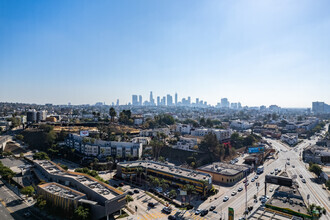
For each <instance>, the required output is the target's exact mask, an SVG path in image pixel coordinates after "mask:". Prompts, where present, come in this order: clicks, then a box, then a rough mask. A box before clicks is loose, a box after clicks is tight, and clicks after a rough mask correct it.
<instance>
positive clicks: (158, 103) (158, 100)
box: [157, 96, 160, 106]
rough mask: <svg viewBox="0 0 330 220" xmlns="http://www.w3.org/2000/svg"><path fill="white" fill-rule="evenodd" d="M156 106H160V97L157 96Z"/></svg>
mask: <svg viewBox="0 0 330 220" xmlns="http://www.w3.org/2000/svg"><path fill="white" fill-rule="evenodd" d="M157 106H160V97H159V96H157Z"/></svg>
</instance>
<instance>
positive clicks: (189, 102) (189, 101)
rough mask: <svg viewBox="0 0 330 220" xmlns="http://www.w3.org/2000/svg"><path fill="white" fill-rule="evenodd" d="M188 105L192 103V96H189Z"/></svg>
mask: <svg viewBox="0 0 330 220" xmlns="http://www.w3.org/2000/svg"><path fill="white" fill-rule="evenodd" d="M187 104H188V105H190V104H191V98H190V96H188V103H187Z"/></svg>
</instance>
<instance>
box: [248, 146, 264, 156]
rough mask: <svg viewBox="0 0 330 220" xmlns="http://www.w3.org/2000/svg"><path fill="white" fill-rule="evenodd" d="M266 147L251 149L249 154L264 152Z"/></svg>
mask: <svg viewBox="0 0 330 220" xmlns="http://www.w3.org/2000/svg"><path fill="white" fill-rule="evenodd" d="M264 151H265V148H264V147H249V154H252V153H260V152H264Z"/></svg>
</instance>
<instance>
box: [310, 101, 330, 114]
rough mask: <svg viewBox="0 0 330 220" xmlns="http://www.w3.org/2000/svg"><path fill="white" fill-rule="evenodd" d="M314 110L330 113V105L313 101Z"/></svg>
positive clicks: (314, 111) (315, 111)
mask: <svg viewBox="0 0 330 220" xmlns="http://www.w3.org/2000/svg"><path fill="white" fill-rule="evenodd" d="M312 111H313V113H316V114H317V113H329V112H330V105H328V104H326V103H324V102H313V103H312Z"/></svg>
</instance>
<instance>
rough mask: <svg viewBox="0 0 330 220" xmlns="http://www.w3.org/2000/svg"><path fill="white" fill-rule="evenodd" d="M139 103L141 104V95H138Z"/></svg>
mask: <svg viewBox="0 0 330 220" xmlns="http://www.w3.org/2000/svg"><path fill="white" fill-rule="evenodd" d="M139 105H142V95H139Z"/></svg>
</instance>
